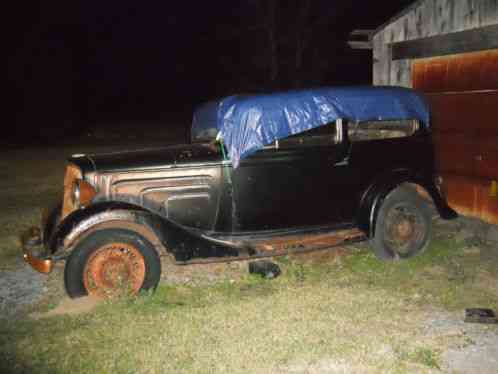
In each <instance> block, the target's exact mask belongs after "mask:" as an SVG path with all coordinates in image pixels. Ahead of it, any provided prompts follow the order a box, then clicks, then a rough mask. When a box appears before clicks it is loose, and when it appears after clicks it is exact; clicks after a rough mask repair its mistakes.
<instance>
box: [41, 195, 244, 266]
mask: <svg viewBox="0 0 498 374" xmlns="http://www.w3.org/2000/svg"><path fill="white" fill-rule="evenodd" d="M114 227H115V228H127V229H130V230H132V231H136V232H138V233H139V234H141V235H142V236H144V237H145V238H146V239H147V240H149V241H150V242H151V243H152V244H153V245H154V247H155V248H156V250H158V252H159V254H161V252H163V253H171V254H173V255H174V257H175V259H176V260H177V261H187V260H189V259H191V258H194V257H223V256H237V255H238V254H239V251H240V249H241V248H239V247H238V246H236V245H234V244H231V243H227V242H220V241H218V240H215V239H210V238H209V237H208V236H206V235H201V234H200V233H198V232H194V231H192V230H189V229H188V228H186V227H184V226H181V225H178V224H177V223H175V222H173V221H171V220H168V219H167V218H164V217H162V216H159V215H158V214H156V213H153V212H151V211H148V210H146V209H144V208H142V207H140V206H137V205H133V204H129V203H124V202H115V201H106V202H100V203H95V204H92V205H91V206H89V207H88V208H85V209H79V210H77V211H74V212H72V213H71V214H69V215H68V216H67V217H66V218H65V219H64V220H63V221H62V222H61V223H60V224H59V225H58V226H57V228H56V229H55V230H54V232H53V233H52V235H51V237H50V239H49V241H48V245H47V247H48V249H49V251H50V253H52V254H54V255H55V256H56V257H65V256H67V255H68V253H69V252H70V251H71V250H72V249H73V248H74V246H75V245H76V244H77V243H78V242H79V240H81V239H82V238H83V237H85V236H86V235H88V234H89V233H91V232H93V231H94V230H98V229H103V228H114Z"/></svg>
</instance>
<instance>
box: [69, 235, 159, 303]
mask: <svg viewBox="0 0 498 374" xmlns="http://www.w3.org/2000/svg"><path fill="white" fill-rule="evenodd" d="M160 275H161V263H160V261H159V256H158V255H157V252H156V250H155V249H154V247H153V246H152V244H150V243H149V242H148V241H147V240H146V239H145V238H143V237H142V236H140V235H139V234H138V233H135V232H133V231H129V230H121V229H106V230H99V231H95V232H94V233H92V234H90V235H89V236H87V237H86V238H84V239H83V240H82V241H81V242H80V243H78V245H77V246H76V247H75V248H74V250H73V251H72V253H71V255H70V256H69V258H68V260H67V263H66V268H65V271H64V281H65V285H66V290H67V292H68V294H69V296H71V297H79V296H84V295H87V294H90V295H96V296H101V297H109V296H119V295H123V294H130V293H131V294H137V293H138V292H139V291H140V290H148V289H151V288H152V289H154V288H155V287H156V286H157V284H158V282H159V278H160Z"/></svg>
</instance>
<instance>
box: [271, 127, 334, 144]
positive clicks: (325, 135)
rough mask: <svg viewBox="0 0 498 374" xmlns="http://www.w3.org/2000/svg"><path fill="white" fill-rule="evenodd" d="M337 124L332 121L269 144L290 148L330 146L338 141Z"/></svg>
mask: <svg viewBox="0 0 498 374" xmlns="http://www.w3.org/2000/svg"><path fill="white" fill-rule="evenodd" d="M337 128H338V125H337V124H336V122H332V123H329V124H326V125H323V126H319V127H315V128H313V129H311V130H307V131H303V132H301V133H299V134H295V135H291V136H289V137H287V138H285V139H280V140H277V141H276V142H275V143H273V144H272V145H271V147H272V148H277V149H290V148H302V147H317V146H330V145H334V144H337V143H340V142H341V140H342V136H341V133H340V132H338V131H337Z"/></svg>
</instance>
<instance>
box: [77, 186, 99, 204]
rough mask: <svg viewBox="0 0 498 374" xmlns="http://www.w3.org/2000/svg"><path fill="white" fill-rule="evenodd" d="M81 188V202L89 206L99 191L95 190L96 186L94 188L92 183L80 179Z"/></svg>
mask: <svg viewBox="0 0 498 374" xmlns="http://www.w3.org/2000/svg"><path fill="white" fill-rule="evenodd" d="M79 189H80V204H81V206H83V207H84V206H87V205H88V204H89V203H90V202H91V201H92V199H93V198H94V197H95V195H96V194H97V191H95V188H93V186H92V185H91V184H90V183H88V182H86V181H84V180H80V181H79Z"/></svg>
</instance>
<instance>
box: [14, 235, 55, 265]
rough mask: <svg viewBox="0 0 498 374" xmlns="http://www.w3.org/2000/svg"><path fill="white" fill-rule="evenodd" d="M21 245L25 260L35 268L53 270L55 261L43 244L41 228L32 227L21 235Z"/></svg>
mask: <svg viewBox="0 0 498 374" xmlns="http://www.w3.org/2000/svg"><path fill="white" fill-rule="evenodd" d="M21 247H22V251H23V258H24V261H26V262H27V263H28V264H30V265H31V267H32V268H33V269H35V270H36V271H39V272H40V273H50V272H51V271H52V268H53V265H54V261H53V259H52V258H51V256H49V255H47V254H46V250H45V248H44V247H43V244H42V238H41V230H40V229H39V228H38V227H32V228H30V229H29V230H27V231H26V232H24V233H23V234H22V235H21Z"/></svg>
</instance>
